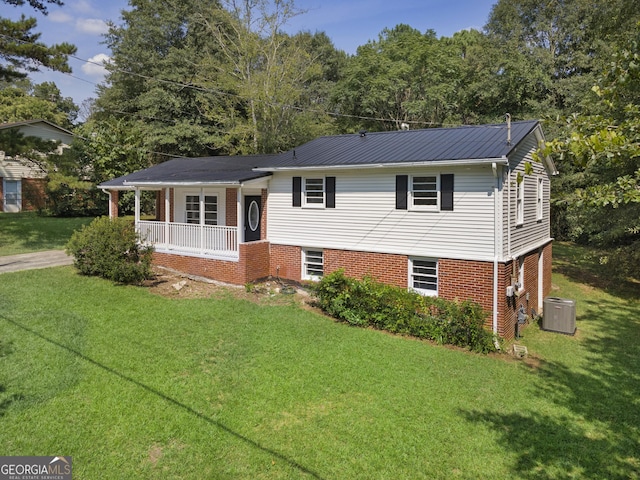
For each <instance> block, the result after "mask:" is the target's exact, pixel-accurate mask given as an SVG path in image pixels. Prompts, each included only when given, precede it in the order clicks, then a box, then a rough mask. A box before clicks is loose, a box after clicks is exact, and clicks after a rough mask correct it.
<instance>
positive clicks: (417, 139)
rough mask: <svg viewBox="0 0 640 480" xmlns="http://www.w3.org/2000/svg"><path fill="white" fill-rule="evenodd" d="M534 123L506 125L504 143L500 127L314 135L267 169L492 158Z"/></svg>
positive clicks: (503, 152)
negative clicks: (508, 128) (509, 139)
mask: <svg viewBox="0 0 640 480" xmlns="http://www.w3.org/2000/svg"><path fill="white" fill-rule="evenodd" d="M537 125H538V122H537V121H524V122H512V123H511V143H510V144H508V143H507V125H506V124H504V123H501V124H495V125H480V126H462V127H455V128H428V129H423V130H400V131H394V132H372V133H366V134H365V135H362V134H350V135H336V136H331V137H320V138H317V139H315V140H312V141H310V142H308V143H305V144H304V145H301V146H299V147H296V148H295V149H293V150H290V151H289V152H286V153H283V154H281V155H279V156H278V157H277V158H276V159H274V161H273V162H272V164H271V165H270V168H268V169H278V168H287V169H289V168H296V167H298V168H308V167H347V166H358V165H376V164H379V165H384V164H396V163H413V162H437V161H447V160H449V161H455V160H484V159H497V158H502V157H505V156H507V155H509V153H510V152H511V151H512V150H513V149H514V148H515V147H516V146H517V145H518V144H519V143H520V142H521V141H522V140H523V139H524V138H525V137H526V136H527V135H528V134H529V133H531V132H532V131H533V129H534V128H535V127H536V126H537Z"/></svg>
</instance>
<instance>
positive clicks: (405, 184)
mask: <svg viewBox="0 0 640 480" xmlns="http://www.w3.org/2000/svg"><path fill="white" fill-rule="evenodd" d="M408 188H409V175H396V209H397V210H406V209H407V189H408Z"/></svg>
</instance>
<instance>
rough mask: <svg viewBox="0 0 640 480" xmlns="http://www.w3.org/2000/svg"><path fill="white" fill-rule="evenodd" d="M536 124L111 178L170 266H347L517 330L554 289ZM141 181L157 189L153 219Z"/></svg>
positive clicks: (373, 136) (301, 274)
mask: <svg viewBox="0 0 640 480" xmlns="http://www.w3.org/2000/svg"><path fill="white" fill-rule="evenodd" d="M542 141H543V133H542V130H541V127H540V124H539V123H538V122H536V121H523V122H513V123H509V124H496V125H482V126H462V127H456V128H431V129H424V130H401V131H395V132H376V133H367V132H360V133H358V134H349V135H337V136H327V137H322V138H318V139H316V140H313V141H311V142H309V143H306V144H304V145H301V146H299V147H296V148H295V149H293V150H291V151H288V152H285V153H282V154H278V155H257V156H244V157H241V156H230V157H210V158H189V159H174V160H170V161H167V162H165V163H162V164H159V165H156V166H154V167H151V168H148V169H146V170H142V171H139V172H135V173H132V174H130V175H127V176H124V177H120V178H116V179H114V180H111V181H108V182H105V183H103V184H102V185H100V187H101V188H102V189H104V190H105V191H108V192H109V193H110V196H111V197H110V215H111V216H117V199H118V192H119V191H122V190H133V191H135V192H136V199H137V202H136V205H137V207H136V218H135V222H136V225H137V228H138V230H139V232H140V233H141V235H142V237H143V238H144V239H145V240H146V241H147V242H150V243H152V244H153V245H154V246H155V254H154V255H155V256H154V261H155V263H156V264H158V265H162V266H166V267H171V268H174V269H177V270H179V271H183V272H187V273H190V274H194V275H200V276H204V277H208V278H211V279H215V280H219V281H223V282H229V283H233V284H245V283H247V282H252V281H255V280H258V279H262V278H267V277H274V278H280V279H285V280H291V281H296V282H299V281H303V280H316V279H318V278H320V277H322V276H323V275H325V274H327V273H330V272H333V271H335V270H337V269H344V271H345V273H346V274H347V275H350V276H355V277H361V276H364V275H371V276H373V277H376V278H378V279H379V280H381V281H383V282H387V283H389V284H393V285H398V286H401V287H406V288H411V289H414V290H416V291H418V292H420V293H422V294H424V295H437V296H440V297H443V298H447V299H460V300H464V299H472V300H474V301H476V302H478V303H480V304H481V305H482V306H483V307H484V308H485V309H486V311H487V312H488V314H489V315H488V318H487V326H488V327H489V328H491V329H492V331H493V332H494V333H496V334H499V335H500V336H503V337H512V336H513V335H514V332H515V325H516V322H517V318H518V312H524V313H526V314H531V313H532V311H536V312H540V311H541V309H542V306H543V299H544V297H545V296H546V295H547V294H548V293H549V291H550V289H551V256H552V238H551V237H550V222H549V193H550V177H551V176H552V175H554V174H555V173H556V169H555V166H554V164H553V162H552V160H551V159H550V158H543V159H542V160H541V161H535V160H534V156H533V154H534V152H535V151H536V150H537V149H538V147H539V144H540V142H542ZM143 190H155V191H156V192H157V195H158V196H157V198H158V201H157V215H156V220H155V221H142V220H141V219H140V213H139V203H140V202H139V199H140V194H141V192H142V191H143Z"/></svg>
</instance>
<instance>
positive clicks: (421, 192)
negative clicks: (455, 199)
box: [410, 175, 439, 210]
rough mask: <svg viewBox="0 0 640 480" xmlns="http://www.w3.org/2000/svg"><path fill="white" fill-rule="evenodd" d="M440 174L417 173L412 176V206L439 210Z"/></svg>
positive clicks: (418, 208) (417, 208)
mask: <svg viewBox="0 0 640 480" xmlns="http://www.w3.org/2000/svg"><path fill="white" fill-rule="evenodd" d="M438 183H439V175H420V176H418V175H416V176H412V177H411V184H410V187H411V188H410V198H411V208H412V209H415V210H437V209H438V191H439V185H438Z"/></svg>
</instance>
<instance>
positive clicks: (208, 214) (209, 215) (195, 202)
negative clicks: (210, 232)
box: [185, 195, 218, 225]
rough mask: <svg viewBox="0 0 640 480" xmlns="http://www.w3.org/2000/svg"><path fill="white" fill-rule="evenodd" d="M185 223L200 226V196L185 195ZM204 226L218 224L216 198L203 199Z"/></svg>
mask: <svg viewBox="0 0 640 480" xmlns="http://www.w3.org/2000/svg"><path fill="white" fill-rule="evenodd" d="M185 216H186V219H185V221H186V223H193V224H200V195H187V197H186V203H185ZM204 224H205V225H217V224H218V197H217V196H215V195H206V196H205V197H204Z"/></svg>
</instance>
